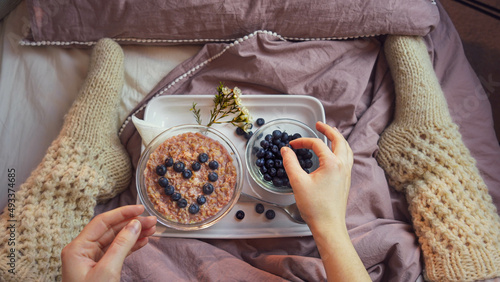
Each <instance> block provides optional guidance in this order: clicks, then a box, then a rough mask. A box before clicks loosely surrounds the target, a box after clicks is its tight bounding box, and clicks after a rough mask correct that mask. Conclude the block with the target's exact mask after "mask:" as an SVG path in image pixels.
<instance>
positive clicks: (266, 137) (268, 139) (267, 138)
mask: <svg viewBox="0 0 500 282" xmlns="http://www.w3.org/2000/svg"><path fill="white" fill-rule="evenodd" d="M264 140H266V141H267V142H271V141H273V136H272V135H271V134H267V135H266V136H265V137H264Z"/></svg>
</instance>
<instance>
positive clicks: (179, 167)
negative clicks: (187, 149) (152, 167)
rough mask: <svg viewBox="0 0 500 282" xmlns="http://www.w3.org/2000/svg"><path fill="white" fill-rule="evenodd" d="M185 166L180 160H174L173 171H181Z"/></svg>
mask: <svg viewBox="0 0 500 282" xmlns="http://www.w3.org/2000/svg"><path fill="white" fill-rule="evenodd" d="M185 167H186V166H185V165H184V163H183V162H181V161H178V162H175V164H174V171H176V172H183V171H184V168H185Z"/></svg>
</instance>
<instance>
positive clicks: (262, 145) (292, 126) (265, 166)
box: [245, 118, 319, 195]
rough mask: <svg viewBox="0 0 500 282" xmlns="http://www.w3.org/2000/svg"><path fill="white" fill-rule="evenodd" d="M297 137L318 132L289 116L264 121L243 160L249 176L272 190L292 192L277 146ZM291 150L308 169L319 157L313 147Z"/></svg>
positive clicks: (279, 192)
mask: <svg viewBox="0 0 500 282" xmlns="http://www.w3.org/2000/svg"><path fill="white" fill-rule="evenodd" d="M300 137H313V138H318V135H317V134H316V132H315V131H314V130H313V129H311V128H310V127H309V126H307V125H306V124H305V123H303V122H300V121H298V120H295V119H289V118H282V119H275V120H272V121H270V122H267V123H265V124H264V125H263V126H261V127H260V128H259V129H258V130H257V131H256V132H255V133H254V134H253V135H252V137H251V138H250V139H249V140H248V144H247V147H246V151H245V161H246V167H247V170H248V173H249V174H250V177H251V178H252V179H253V181H254V182H255V183H256V184H257V185H258V186H259V187H261V188H262V189H264V190H266V191H268V192H271V193H274V194H281V195H289V194H293V190H292V187H291V185H290V182H289V179H288V175H287V173H286V171H285V168H284V166H283V159H282V158H281V153H280V150H281V147H283V146H288V147H290V144H289V142H290V141H292V140H294V139H297V138H300ZM292 149H293V148H292ZM293 150H294V151H295V154H296V155H297V159H298V160H299V164H300V165H301V167H302V169H304V170H305V171H306V172H307V173H310V172H313V171H314V170H316V169H317V168H318V166H319V160H318V157H317V156H316V154H314V152H313V151H312V150H309V149H297V150H296V149H293Z"/></svg>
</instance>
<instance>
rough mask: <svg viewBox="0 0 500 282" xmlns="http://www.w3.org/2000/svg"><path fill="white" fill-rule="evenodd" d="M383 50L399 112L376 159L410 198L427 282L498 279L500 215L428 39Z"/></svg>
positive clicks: (403, 39) (391, 43)
mask: <svg viewBox="0 0 500 282" xmlns="http://www.w3.org/2000/svg"><path fill="white" fill-rule="evenodd" d="M384 50H385V53H386V57H387V60H388V63H389V67H390V70H391V73H392V76H393V79H394V83H395V91H396V112H395V117H394V121H393V122H392V124H391V125H390V126H389V127H388V128H387V129H386V130H385V131H384V132H383V134H382V136H381V138H380V140H379V153H378V155H377V161H378V162H379V165H380V166H381V167H382V168H383V169H384V170H385V172H386V174H387V177H388V180H389V183H390V184H391V185H392V186H393V187H394V188H395V189H396V190H398V191H401V192H404V193H405V195H406V198H407V201H408V205H409V210H410V214H411V216H412V220H413V226H414V228H415V232H416V234H417V236H418V238H419V243H420V246H421V248H422V252H423V257H424V263H425V275H426V278H427V279H428V280H438V281H450V280H460V281H464V280H478V279H487V278H492V277H497V276H500V239H499V238H500V218H499V216H498V214H497V210H496V207H495V205H494V204H493V202H492V199H491V196H490V195H489V194H488V188H487V187H486V184H485V183H484V181H483V179H482V177H481V175H480V173H479V171H478V169H477V168H476V165H475V160H474V159H473V157H472V156H471V154H470V152H469V150H468V149H467V148H466V147H465V145H464V144H463V142H462V137H461V135H460V133H459V131H458V126H457V125H456V124H455V123H453V121H452V119H451V116H450V113H449V110H448V105H447V102H446V99H445V97H444V95H443V92H442V90H441V87H440V85H439V81H438V79H437V77H436V75H435V73H434V70H433V67H432V64H431V61H430V58H429V55H428V53H427V48H426V46H425V44H424V42H423V40H422V38H420V37H407V36H389V37H388V38H387V40H386V42H385V46H384Z"/></svg>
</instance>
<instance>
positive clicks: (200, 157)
mask: <svg viewBox="0 0 500 282" xmlns="http://www.w3.org/2000/svg"><path fill="white" fill-rule="evenodd" d="M198 160H199V161H200V163H204V162H206V161H208V155H207V154H205V153H201V154H200V155H198Z"/></svg>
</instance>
